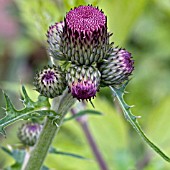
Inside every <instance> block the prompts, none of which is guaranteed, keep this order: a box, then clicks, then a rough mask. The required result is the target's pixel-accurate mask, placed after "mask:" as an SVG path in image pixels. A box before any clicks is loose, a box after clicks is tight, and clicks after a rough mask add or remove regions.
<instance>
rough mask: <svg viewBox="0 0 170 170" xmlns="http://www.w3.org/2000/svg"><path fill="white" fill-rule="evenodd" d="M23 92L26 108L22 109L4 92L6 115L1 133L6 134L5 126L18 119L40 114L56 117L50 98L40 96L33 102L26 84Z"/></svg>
mask: <svg viewBox="0 0 170 170" xmlns="http://www.w3.org/2000/svg"><path fill="white" fill-rule="evenodd" d="M22 92H23V101H24V108H23V109H21V110H17V109H16V108H15V107H14V105H13V104H12V102H11V100H10V98H9V97H8V95H7V94H6V93H3V94H4V97H5V101H6V108H5V112H6V116H4V117H3V118H1V119H0V133H2V134H3V135H4V136H5V135H6V132H5V130H4V129H5V128H6V127H7V126H8V125H10V124H12V123H14V122H16V121H18V120H21V119H22V120H23V119H29V118H32V117H33V116H34V117H36V116H37V117H38V116H49V117H55V116H56V113H55V112H54V111H52V110H49V108H50V104H49V101H48V98H46V97H43V96H39V97H38V100H37V101H36V102H33V101H32V100H31V99H30V98H29V96H28V94H27V92H26V89H25V87H24V86H22Z"/></svg>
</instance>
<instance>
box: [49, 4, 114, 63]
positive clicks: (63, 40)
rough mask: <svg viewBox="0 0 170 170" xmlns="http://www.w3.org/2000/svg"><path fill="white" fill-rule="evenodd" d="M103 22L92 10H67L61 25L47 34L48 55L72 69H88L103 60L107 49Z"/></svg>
mask: <svg viewBox="0 0 170 170" xmlns="http://www.w3.org/2000/svg"><path fill="white" fill-rule="evenodd" d="M110 35H111V34H109V33H108V32H107V18H106V16H105V15H104V13H103V12H102V11H101V10H99V9H98V8H96V7H93V6H79V7H77V8H74V9H73V10H70V11H69V12H68V13H67V15H66V17H65V19H64V23H60V24H59V23H57V24H55V25H54V26H51V27H50V28H49V30H48V32H47V37H48V43H49V52H50V54H51V55H52V56H53V57H54V58H56V59H59V60H66V61H71V62H72V63H73V64H76V65H91V64H92V63H93V62H100V61H102V59H103V58H105V56H106V53H107V51H108V49H109V47H110V45H109V37H110Z"/></svg>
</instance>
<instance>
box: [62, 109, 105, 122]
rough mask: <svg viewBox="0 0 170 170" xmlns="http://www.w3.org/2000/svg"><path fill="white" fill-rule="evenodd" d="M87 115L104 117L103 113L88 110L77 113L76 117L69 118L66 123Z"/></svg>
mask: <svg viewBox="0 0 170 170" xmlns="http://www.w3.org/2000/svg"><path fill="white" fill-rule="evenodd" d="M86 114H93V115H102V113H101V112H99V111H96V110H88V109H87V110H83V111H80V112H78V113H76V114H75V115H72V116H70V117H68V118H65V119H64V122H66V121H69V120H72V119H77V118H78V117H81V116H83V115H86Z"/></svg>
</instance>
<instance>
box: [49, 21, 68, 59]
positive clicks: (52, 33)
mask: <svg viewBox="0 0 170 170" xmlns="http://www.w3.org/2000/svg"><path fill="white" fill-rule="evenodd" d="M63 26H64V23H63V22H59V23H56V24H55V25H51V26H50V27H49V30H48V31H47V38H48V39H47V42H48V52H49V55H50V56H52V57H54V58H56V59H58V60H65V58H64V56H63V53H62V52H61V50H60V46H61V38H62V32H63Z"/></svg>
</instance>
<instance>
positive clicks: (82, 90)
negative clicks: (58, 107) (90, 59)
mask: <svg viewBox="0 0 170 170" xmlns="http://www.w3.org/2000/svg"><path fill="white" fill-rule="evenodd" d="M66 79H67V81H68V87H69V90H70V92H71V94H72V95H73V97H75V98H77V99H78V100H84V99H85V100H88V99H89V100H90V99H91V98H94V97H95V96H96V93H97V91H98V90H99V83H100V72H99V71H98V69H97V68H95V67H93V66H90V67H87V66H76V65H72V66H71V67H70V68H69V70H68V72H67V74H66Z"/></svg>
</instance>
